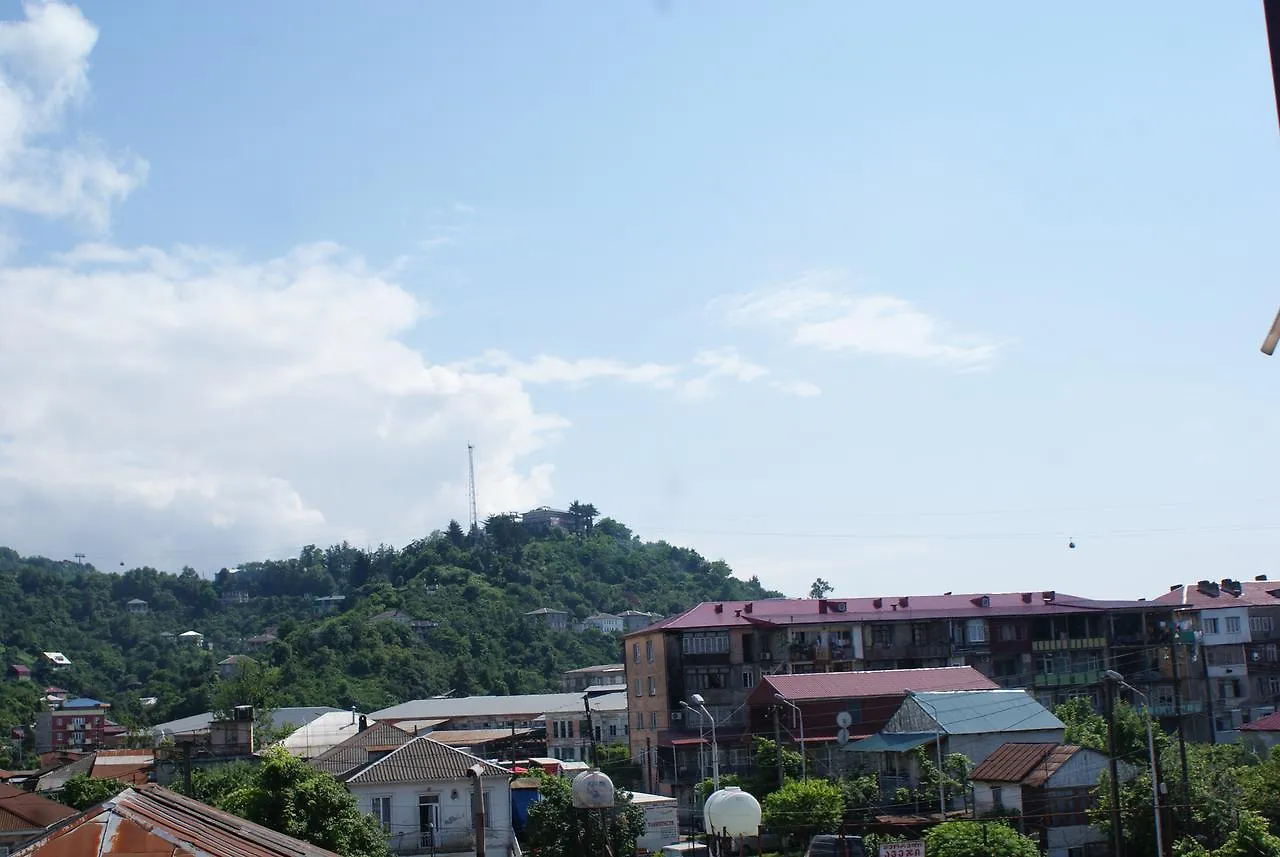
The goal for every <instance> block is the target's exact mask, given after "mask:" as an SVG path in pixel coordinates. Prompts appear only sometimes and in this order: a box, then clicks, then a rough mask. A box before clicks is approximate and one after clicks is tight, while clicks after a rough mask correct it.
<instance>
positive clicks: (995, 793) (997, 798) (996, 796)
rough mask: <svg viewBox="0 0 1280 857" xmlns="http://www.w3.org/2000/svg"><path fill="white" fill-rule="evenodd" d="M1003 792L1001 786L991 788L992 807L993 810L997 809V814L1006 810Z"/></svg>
mask: <svg viewBox="0 0 1280 857" xmlns="http://www.w3.org/2000/svg"><path fill="white" fill-rule="evenodd" d="M1003 791H1004V790H1003V789H1001V788H1000V786H992V787H991V806H992V807H993V808H995V810H996V811H997V812H999V811H1003V810H1004V794H1003Z"/></svg>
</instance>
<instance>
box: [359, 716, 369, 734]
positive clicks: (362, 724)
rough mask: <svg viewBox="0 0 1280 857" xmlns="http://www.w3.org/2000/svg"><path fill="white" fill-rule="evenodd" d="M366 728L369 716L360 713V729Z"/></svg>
mask: <svg viewBox="0 0 1280 857" xmlns="http://www.w3.org/2000/svg"><path fill="white" fill-rule="evenodd" d="M368 728H369V718H368V717H365V716H364V715H363V714H361V715H360V731H361V732H363V731H364V730H366V729H368Z"/></svg>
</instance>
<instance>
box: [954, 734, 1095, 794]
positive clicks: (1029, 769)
mask: <svg viewBox="0 0 1280 857" xmlns="http://www.w3.org/2000/svg"><path fill="white" fill-rule="evenodd" d="M1082 749H1083V748H1082V747H1080V746H1078V745H1076V744H1012V743H1011V744H1001V745H1000V746H999V747H997V748H996V751H995V752H994V753H992V754H991V755H990V756H988V757H987V758H986V759H984V760H983V761H982V764H980V765H978V767H976V768H974V769H973V773H971V774H970V775H969V779H971V780H975V781H978V782H994V783H1022V784H1023V785H1028V786H1042V785H1044V784H1045V783H1046V782H1047V781H1048V780H1049V778H1050V777H1052V776H1053V775H1054V774H1056V773H1057V772H1058V769H1059V768H1061V767H1062V766H1063V765H1065V764H1066V763H1067V762H1068V761H1069V760H1070V759H1071V757H1072V756H1074V755H1075V754H1076V753H1079V752H1080V751H1081V750H1082Z"/></svg>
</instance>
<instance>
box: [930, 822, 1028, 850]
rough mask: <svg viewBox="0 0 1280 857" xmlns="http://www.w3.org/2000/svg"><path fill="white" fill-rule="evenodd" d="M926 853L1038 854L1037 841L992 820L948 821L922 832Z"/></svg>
mask: <svg viewBox="0 0 1280 857" xmlns="http://www.w3.org/2000/svg"><path fill="white" fill-rule="evenodd" d="M924 850H925V853H926V854H928V855H929V857H1039V855H1040V845H1039V844H1038V843H1037V842H1036V840H1034V839H1032V838H1031V837H1029V836H1023V835H1022V834H1021V833H1019V832H1018V831H1016V830H1014V829H1013V828H1012V827H1009V826H1008V825H1007V824H1004V823H1001V822H996V821H948V822H945V823H943V824H939V825H938V826H937V827H932V828H930V829H929V830H928V831H927V832H926V833H925V835H924Z"/></svg>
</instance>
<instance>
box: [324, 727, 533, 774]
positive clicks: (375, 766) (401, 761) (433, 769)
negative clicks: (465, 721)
mask: <svg viewBox="0 0 1280 857" xmlns="http://www.w3.org/2000/svg"><path fill="white" fill-rule="evenodd" d="M475 764H479V765H481V766H483V768H484V773H483V774H482V776H486V777H510V776H511V771H509V770H507V769H506V768H500V767H498V766H497V765H494V764H491V763H489V762H486V761H484V760H483V759H481V758H479V757H478V756H473V755H471V754H470V753H464V752H462V751H461V750H458V749H455V748H453V747H450V746H448V745H447V744H441V743H440V742H439V741H434V740H432V739H431V738H427V737H422V738H414V739H413V740H412V741H410V742H409V743H408V744H405V745H404V746H402V747H398V748H396V749H395V750H393V751H391V752H390V753H388V754H387V755H385V756H383V757H382V758H381V759H378V760H377V761H375V762H371V763H369V765H368V767H366V768H365V769H364V770H362V771H360V773H358V774H356V775H355V776H353V777H351V778H350V779H348V780H347V782H348V783H350V784H352V785H362V784H366V783H419V782H423V781H424V780H458V779H465V778H466V777H467V776H469V774H468V771H469V770H470V768H471V766H472V765H475Z"/></svg>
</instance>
